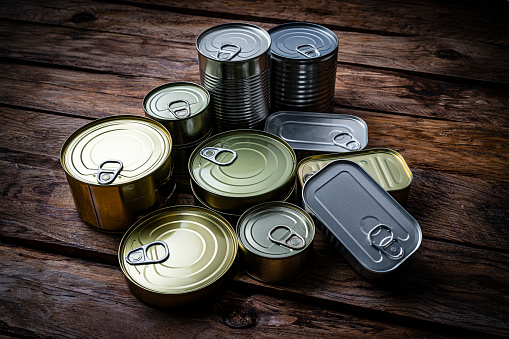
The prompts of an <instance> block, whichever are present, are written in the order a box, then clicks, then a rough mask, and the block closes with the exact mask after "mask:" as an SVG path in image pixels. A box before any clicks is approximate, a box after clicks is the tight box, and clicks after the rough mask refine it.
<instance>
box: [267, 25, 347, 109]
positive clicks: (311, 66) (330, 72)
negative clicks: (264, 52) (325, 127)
mask: <svg viewBox="0 0 509 339" xmlns="http://www.w3.org/2000/svg"><path fill="white" fill-rule="evenodd" d="M268 32H269V34H270V37H271V39H272V46H271V63H272V65H271V77H272V80H271V90H272V93H271V103H272V109H271V111H272V112H277V111H280V110H291V111H304V112H332V110H333V108H334V90H335V88H334V87H335V83H336V68H337V59H338V45H339V40H338V38H337V36H336V35H335V34H334V33H333V32H332V31H331V30H330V29H328V28H325V27H323V26H320V25H317V24H311V23H305V22H293V23H287V24H282V25H278V26H276V27H273V28H271V29H270V30H269V31H268Z"/></svg>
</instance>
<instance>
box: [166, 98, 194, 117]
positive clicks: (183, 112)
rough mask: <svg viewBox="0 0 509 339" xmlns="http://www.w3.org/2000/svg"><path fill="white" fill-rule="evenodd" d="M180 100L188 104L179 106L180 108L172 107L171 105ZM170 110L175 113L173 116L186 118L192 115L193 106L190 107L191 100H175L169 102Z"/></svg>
mask: <svg viewBox="0 0 509 339" xmlns="http://www.w3.org/2000/svg"><path fill="white" fill-rule="evenodd" d="M180 102H183V103H185V104H186V105H185V106H181V107H178V108H175V109H172V108H171V105H173V104H176V103H180ZM168 110H169V111H170V113H171V114H173V116H174V117H175V118H176V119H185V118H187V117H188V116H190V115H191V108H190V106H189V102H188V101H187V100H175V101H172V102H170V103H169V104H168Z"/></svg>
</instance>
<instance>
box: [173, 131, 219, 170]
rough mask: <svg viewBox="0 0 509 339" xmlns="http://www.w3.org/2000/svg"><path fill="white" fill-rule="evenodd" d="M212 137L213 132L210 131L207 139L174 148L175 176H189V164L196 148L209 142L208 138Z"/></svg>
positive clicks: (206, 136)
mask: <svg viewBox="0 0 509 339" xmlns="http://www.w3.org/2000/svg"><path fill="white" fill-rule="evenodd" d="M211 135H212V130H210V132H209V133H208V134H207V135H205V137H203V138H201V139H199V140H197V141H195V142H193V143H191V144H186V145H179V146H175V147H173V150H172V153H173V159H174V161H173V162H174V163H175V166H174V168H173V172H174V173H175V174H177V173H178V174H187V173H189V172H188V170H189V169H188V163H189V157H190V156H191V154H192V153H193V151H194V149H195V148H196V146H198V145H199V144H201V143H202V142H203V141H205V140H207V139H208V138H210V136H211Z"/></svg>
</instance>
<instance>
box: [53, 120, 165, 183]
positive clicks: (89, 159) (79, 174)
mask: <svg viewBox="0 0 509 339" xmlns="http://www.w3.org/2000/svg"><path fill="white" fill-rule="evenodd" d="M171 147H172V141H171V136H170V134H169V133H168V131H167V130H166V129H165V128H164V127H163V126H162V125H161V124H159V123H158V122H156V121H154V120H152V119H148V118H144V117H138V116H128V115H120V116H115V117H107V118H102V119H97V120H95V121H93V122H91V123H89V124H87V125H85V126H83V127H81V128H79V129H78V130H77V131H75V132H74V133H73V134H71V136H70V137H69V138H68V139H67V140H66V142H65V143H64V145H63V146H62V151H61V153H60V160H61V163H62V166H63V168H64V170H65V171H66V172H67V173H68V174H69V175H70V176H72V177H73V178H75V179H77V180H79V181H82V182H85V183H88V184H96V185H109V184H111V185H120V184H125V183H129V182H133V181H135V180H138V179H140V178H142V177H145V176H146V175H148V174H150V173H152V172H153V171H155V170H157V169H158V168H159V167H160V166H161V165H162V164H163V163H165V162H166V161H167V159H168V157H169V156H170V152H171Z"/></svg>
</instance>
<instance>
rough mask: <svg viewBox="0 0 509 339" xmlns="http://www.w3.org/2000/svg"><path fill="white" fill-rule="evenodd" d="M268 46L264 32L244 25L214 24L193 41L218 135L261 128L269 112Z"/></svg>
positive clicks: (268, 42)
mask: <svg viewBox="0 0 509 339" xmlns="http://www.w3.org/2000/svg"><path fill="white" fill-rule="evenodd" d="M270 44H271V40H270V36H269V34H268V33H267V32H266V31H265V30H263V29H262V28H260V27H258V26H255V25H251V24H246V23H227V24H221V25H217V26H214V27H211V28H209V29H207V30H205V31H204V32H202V33H201V34H200V35H199V36H198V38H197V39H196V48H197V50H198V63H199V68H200V79H201V84H202V85H203V87H205V88H206V89H207V90H208V91H209V92H210V94H211V110H212V115H213V120H214V129H215V130H216V131H217V132H222V131H229V130H234V129H240V128H259V127H263V122H264V121H265V119H266V118H267V116H268V115H269V112H270Z"/></svg>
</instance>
